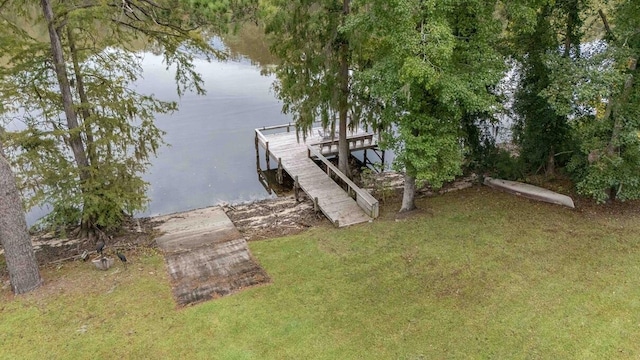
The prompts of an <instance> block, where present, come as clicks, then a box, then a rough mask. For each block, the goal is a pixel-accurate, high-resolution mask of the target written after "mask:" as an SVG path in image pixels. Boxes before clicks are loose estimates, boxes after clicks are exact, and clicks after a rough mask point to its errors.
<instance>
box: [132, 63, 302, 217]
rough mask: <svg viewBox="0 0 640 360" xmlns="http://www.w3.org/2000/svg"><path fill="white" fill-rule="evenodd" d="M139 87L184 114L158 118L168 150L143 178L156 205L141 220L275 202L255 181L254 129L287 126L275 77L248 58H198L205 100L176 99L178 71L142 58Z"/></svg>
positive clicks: (160, 155)
mask: <svg viewBox="0 0 640 360" xmlns="http://www.w3.org/2000/svg"><path fill="white" fill-rule="evenodd" d="M144 63H145V64H144V74H145V75H144V81H141V82H140V83H139V84H138V89H139V90H140V91H141V92H145V93H155V95H156V96H158V97H159V98H162V99H174V100H178V101H179V111H177V112H175V113H174V114H171V115H158V117H157V125H158V127H159V128H161V129H163V130H165V131H166V132H167V134H166V136H165V140H166V141H167V142H168V143H169V144H171V146H170V147H165V148H162V149H161V150H160V152H159V154H158V157H157V158H156V159H153V161H152V166H151V168H150V171H149V172H148V173H147V174H146V175H145V180H147V181H148V182H149V183H150V184H151V186H150V189H149V192H148V195H149V197H150V198H151V203H150V205H149V209H148V211H147V212H145V213H143V214H140V215H143V216H145V215H155V214H166V213H171V212H176V211H184V210H188V209H193V208H198V207H204V206H211V205H215V204H218V203H220V202H231V203H237V202H244V201H253V200H258V199H264V198H267V197H270V196H272V195H269V193H267V191H266V190H265V189H264V188H263V187H262V185H260V183H259V182H258V181H256V179H255V150H254V147H253V137H254V132H253V130H254V129H255V128H257V127H261V126H265V125H276V124H282V123H287V122H289V121H290V119H289V117H287V116H286V115H283V114H282V113H281V111H280V110H281V104H280V103H279V102H278V101H277V100H276V98H275V96H274V94H273V93H272V92H271V91H270V89H271V84H272V82H273V78H272V77H266V76H261V75H260V70H259V69H258V68H256V67H255V66H253V65H252V64H251V62H250V61H248V60H245V59H241V60H240V61H228V62H212V63H207V62H205V61H196V66H197V69H198V71H199V72H200V73H201V74H202V77H203V79H204V81H205V88H206V90H207V95H206V96H197V95H195V94H186V95H184V96H183V97H182V98H181V99H178V98H177V96H176V95H175V88H174V87H173V78H172V73H171V72H170V71H167V70H166V67H165V65H164V64H163V63H162V60H161V58H160V57H156V56H153V55H149V56H148V57H147V58H145V61H144Z"/></svg>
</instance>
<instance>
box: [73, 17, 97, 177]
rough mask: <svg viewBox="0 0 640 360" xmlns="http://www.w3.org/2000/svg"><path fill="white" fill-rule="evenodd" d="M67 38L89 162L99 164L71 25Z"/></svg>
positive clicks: (94, 164) (87, 100)
mask: <svg viewBox="0 0 640 360" xmlns="http://www.w3.org/2000/svg"><path fill="white" fill-rule="evenodd" d="M67 38H68V39H69V51H70V52H71V62H72V63H73V72H74V73H75V77H76V88H77V89H78V96H80V104H81V105H82V107H81V110H80V112H81V114H82V122H83V125H84V131H85V133H86V135H87V155H88V156H89V164H90V165H93V166H96V165H97V164H98V162H97V160H98V159H97V157H96V151H95V142H94V141H93V132H92V131H91V123H90V118H91V111H89V99H88V98H87V93H86V91H85V90H84V78H83V76H82V71H81V69H80V63H79V61H78V50H77V49H76V44H75V40H74V37H73V31H72V30H71V28H70V27H67Z"/></svg>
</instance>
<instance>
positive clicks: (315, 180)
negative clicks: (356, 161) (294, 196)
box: [255, 124, 378, 227]
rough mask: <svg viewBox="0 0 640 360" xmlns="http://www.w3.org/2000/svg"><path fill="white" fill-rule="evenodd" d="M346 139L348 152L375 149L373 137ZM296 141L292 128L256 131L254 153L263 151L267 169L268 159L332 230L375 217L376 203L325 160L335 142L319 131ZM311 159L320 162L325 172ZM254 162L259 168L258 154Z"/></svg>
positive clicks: (360, 134)
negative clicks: (333, 227)
mask: <svg viewBox="0 0 640 360" xmlns="http://www.w3.org/2000/svg"><path fill="white" fill-rule="evenodd" d="M269 132H271V133H269ZM347 138H348V141H349V149H350V150H351V151H355V150H364V149H372V148H376V147H377V138H376V137H375V135H374V134H372V133H369V132H365V131H363V130H361V129H360V130H358V131H355V132H350V133H349V134H348V136H347ZM299 140H300V141H298V137H297V136H296V131H295V125H293V124H287V125H282V126H274V127H265V128H262V129H256V140H255V141H256V144H255V145H256V151H258V150H259V149H258V148H259V146H261V147H262V148H264V149H265V153H266V160H267V166H268V167H269V164H270V162H271V159H273V160H275V162H276V164H277V167H278V173H279V177H280V178H281V176H282V175H281V172H282V171H286V172H287V173H288V174H289V175H290V176H291V178H293V179H294V181H295V185H294V186H296V187H299V188H300V189H302V190H303V191H304V192H305V193H306V194H307V195H308V196H309V197H310V198H311V199H313V200H314V205H315V206H317V208H318V210H320V211H322V212H323V213H324V214H325V216H326V217H327V218H328V219H329V220H330V221H331V222H332V223H333V224H334V225H335V226H337V227H343V226H349V225H353V224H358V223H362V222H367V221H370V220H372V219H373V218H376V217H378V201H377V200H376V199H375V198H374V197H373V196H371V195H370V194H369V193H368V192H366V191H364V190H362V189H360V188H359V187H358V186H356V185H355V184H354V183H353V182H351V180H349V179H348V178H347V177H346V176H345V175H344V174H342V173H341V172H340V171H339V170H338V169H337V168H336V167H335V166H333V164H331V163H330V162H329V161H328V160H327V159H326V158H325V156H329V155H334V154H336V153H337V151H338V150H337V145H338V140H337V138H336V139H332V138H330V137H327V136H324V132H323V131H322V129H321V128H314V129H312V131H311V133H310V134H309V135H308V136H307V138H306V141H303V139H302V138H300V139H299ZM312 158H315V159H319V160H320V161H322V162H323V163H324V164H325V166H326V169H327V170H326V172H325V171H323V170H322V169H321V168H320V167H319V166H318V165H317V164H316V163H315V162H314V161H313V159H312ZM256 161H257V166H258V168H259V167H260V159H259V152H257V159H256ZM331 174H335V175H336V176H338V178H339V179H340V180H341V181H342V182H343V183H344V184H346V188H347V191H345V190H343V188H342V187H341V186H340V185H338V184H337V183H336V182H335V181H334V180H333V179H332V178H331V177H330V175H331Z"/></svg>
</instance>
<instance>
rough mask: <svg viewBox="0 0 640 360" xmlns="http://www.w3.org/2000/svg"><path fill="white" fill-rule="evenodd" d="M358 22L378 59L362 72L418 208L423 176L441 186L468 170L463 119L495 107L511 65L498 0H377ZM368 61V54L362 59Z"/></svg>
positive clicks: (360, 79) (410, 201) (360, 81)
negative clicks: (503, 48)
mask: <svg viewBox="0 0 640 360" xmlns="http://www.w3.org/2000/svg"><path fill="white" fill-rule="evenodd" d="M370 4H371V6H370V7H369V8H368V11H367V12H362V14H361V16H359V17H358V19H357V21H354V23H355V25H354V26H357V27H358V28H359V29H360V32H359V33H361V34H367V36H368V37H369V40H368V42H367V48H369V49H370V51H368V52H366V56H368V57H369V61H368V62H369V64H370V67H369V68H367V69H366V70H363V71H362V72H361V73H359V74H358V75H357V81H356V84H357V86H358V89H359V93H364V94H365V95H363V97H370V98H372V99H376V102H377V103H378V104H379V106H378V107H377V108H379V109H381V113H380V117H379V123H380V126H382V127H386V128H390V127H393V128H395V130H393V131H391V132H389V133H388V134H387V136H386V143H387V146H390V147H391V148H393V150H394V151H395V154H396V165H397V166H398V167H399V168H400V169H403V170H404V171H405V189H404V195H403V201H402V207H401V209H400V211H408V210H412V209H413V208H415V201H414V199H415V188H416V181H417V182H419V183H423V182H427V183H429V185H431V186H432V187H433V188H435V189H437V188H440V187H441V186H442V184H443V183H444V182H445V181H448V180H450V179H453V177H454V176H455V175H457V174H460V173H461V166H462V159H463V148H462V147H461V145H460V144H461V139H462V137H463V134H462V133H461V121H462V119H463V117H464V116H465V115H466V114H475V113H490V112H491V110H492V109H495V108H496V106H497V102H496V100H497V99H496V97H495V96H494V95H493V94H492V93H491V92H489V91H488V90H487V89H488V88H490V87H492V86H495V84H497V82H498V81H499V80H500V78H501V77H502V73H503V70H504V61H503V58H502V57H501V56H500V55H499V54H498V52H497V50H496V47H495V44H496V41H497V40H498V36H499V34H500V24H499V22H498V21H497V19H495V18H494V17H493V12H494V10H495V6H496V1H490V0H487V1H464V0H458V1H448V2H425V1H420V0H393V1H382V0H380V1H371V2H370ZM361 62H362V63H364V62H365V61H364V60H362V61H361Z"/></svg>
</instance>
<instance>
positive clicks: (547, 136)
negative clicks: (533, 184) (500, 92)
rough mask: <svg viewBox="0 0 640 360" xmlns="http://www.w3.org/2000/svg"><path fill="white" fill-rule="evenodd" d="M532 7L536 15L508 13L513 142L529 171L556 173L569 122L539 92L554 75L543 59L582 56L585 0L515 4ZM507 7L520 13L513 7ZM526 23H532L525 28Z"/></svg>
mask: <svg viewBox="0 0 640 360" xmlns="http://www.w3.org/2000/svg"><path fill="white" fill-rule="evenodd" d="M519 3H520V5H522V3H525V4H528V3H529V4H528V6H531V8H530V10H531V12H533V13H535V19H533V18H527V17H522V16H515V15H512V14H509V16H508V18H509V19H510V20H511V21H510V23H509V25H508V26H509V34H510V35H511V41H512V49H513V51H512V55H513V56H514V57H515V59H516V60H517V61H518V62H519V63H520V65H521V66H520V68H519V72H520V82H519V86H518V90H517V92H516V99H515V106H514V107H515V110H516V114H517V116H518V118H517V122H516V131H515V134H516V140H517V142H518V144H519V145H520V149H521V151H520V154H521V158H522V159H523V160H524V163H525V164H526V165H527V166H528V168H529V170H530V171H532V172H535V171H537V170H538V169H542V168H544V169H545V173H546V174H547V175H549V176H552V175H554V174H555V168H556V163H557V160H556V154H557V153H566V152H567V151H568V150H570V149H569V146H570V139H571V136H570V125H569V121H568V118H567V116H566V114H562V113H559V112H558V111H557V110H556V109H555V108H554V106H553V105H552V104H551V103H550V101H549V99H548V98H547V97H545V96H544V95H543V93H544V92H545V91H546V90H547V89H548V87H549V86H551V82H553V81H554V79H553V78H552V77H551V76H550V74H551V69H550V68H549V64H548V63H547V58H548V56H550V55H551V54H555V55H556V56H559V57H563V58H564V59H565V60H564V61H569V62H570V61H573V60H575V59H578V58H579V57H580V45H581V29H582V17H581V15H583V14H584V10H583V8H584V7H585V5H584V4H583V3H584V1H583V0H562V1H553V2H546V1H542V2H541V1H532V2H527V1H524V2H519ZM507 11H517V12H522V8H521V7H520V6H515V5H513V4H512V5H511V7H508V8H507ZM527 22H530V23H531V26H527V24H526V23H527Z"/></svg>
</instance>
